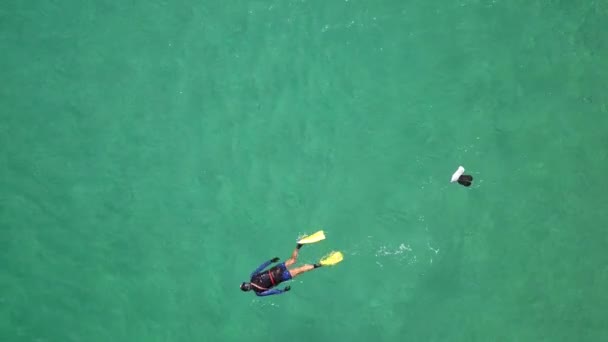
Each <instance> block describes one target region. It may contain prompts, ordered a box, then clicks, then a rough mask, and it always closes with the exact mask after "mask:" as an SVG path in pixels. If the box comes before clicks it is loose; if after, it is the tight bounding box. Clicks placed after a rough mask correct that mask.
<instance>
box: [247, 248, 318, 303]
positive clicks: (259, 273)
mask: <svg viewBox="0 0 608 342" xmlns="http://www.w3.org/2000/svg"><path fill="white" fill-rule="evenodd" d="M300 248H302V244H300V243H298V245H297V246H296V249H295V250H294V251H293V253H292V254H291V258H289V259H288V260H287V261H285V262H282V263H280V264H278V265H276V266H274V267H272V268H270V269H268V270H264V269H265V268H266V267H268V266H270V264H273V263H277V262H279V260H280V259H279V258H278V257H275V258H272V259H271V260H268V261H266V262H264V263H263V264H261V265H260V266H259V267H258V268H256V269H255V271H253V272H252V273H251V276H250V278H249V282H243V283H242V284H241V290H242V291H244V292H247V291H252V290H253V292H254V293H255V294H256V295H257V296H261V297H263V296H271V295H276V294H281V293H285V292H287V291H289V290H291V286H286V287H284V288H283V289H278V288H276V286H277V285H279V284H281V283H283V282H286V281H289V280H291V279H293V278H295V277H297V276H298V275H300V274H302V273H304V272H308V271H311V270H314V269H315V268H319V267H321V266H322V265H321V263H316V264H312V265H309V264H306V265H303V266H300V267H296V268H293V269H289V268H288V267H289V266H291V265H293V264H295V263H296V261H297V260H298V252H299V251H300Z"/></svg>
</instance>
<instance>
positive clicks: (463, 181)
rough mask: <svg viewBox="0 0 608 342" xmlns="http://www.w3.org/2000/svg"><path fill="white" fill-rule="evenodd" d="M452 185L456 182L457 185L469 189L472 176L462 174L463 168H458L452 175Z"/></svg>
mask: <svg viewBox="0 0 608 342" xmlns="http://www.w3.org/2000/svg"><path fill="white" fill-rule="evenodd" d="M451 182H452V183H454V182H458V184H460V185H463V186H466V187H469V186H471V184H472V183H473V176H470V175H465V174H464V167H462V166H459V167H458V170H456V172H454V174H453V175H452V180H451Z"/></svg>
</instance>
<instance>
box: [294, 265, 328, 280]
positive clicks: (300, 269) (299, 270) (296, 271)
mask: <svg viewBox="0 0 608 342" xmlns="http://www.w3.org/2000/svg"><path fill="white" fill-rule="evenodd" d="M317 267H321V265H320V264H314V265H309V264H306V265H304V266H300V267H296V268H294V269H291V270H289V274H290V275H291V278H292V279H293V278H295V277H297V276H298V275H300V274H302V273H305V272H308V271H312V270H314V269H315V268H317Z"/></svg>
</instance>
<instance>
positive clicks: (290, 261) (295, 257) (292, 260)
mask: <svg viewBox="0 0 608 342" xmlns="http://www.w3.org/2000/svg"><path fill="white" fill-rule="evenodd" d="M300 248H302V245H300V244H298V245H297V246H296V249H294V250H293V252H292V253H291V258H289V259H287V261H285V266H291V265H293V264H295V263H296V261H298V252H299V251H300Z"/></svg>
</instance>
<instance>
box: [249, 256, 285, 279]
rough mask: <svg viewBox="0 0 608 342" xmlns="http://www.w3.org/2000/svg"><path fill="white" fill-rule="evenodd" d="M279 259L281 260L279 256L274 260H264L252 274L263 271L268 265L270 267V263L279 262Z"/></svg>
mask: <svg viewBox="0 0 608 342" xmlns="http://www.w3.org/2000/svg"><path fill="white" fill-rule="evenodd" d="M277 261H279V258H273V259H272V260H268V261H266V262H264V263H263V264H261V265H260V266H259V267H258V268H256V269H255V271H253V273H251V276H252V277H253V276H254V275H256V274H258V273H260V272H262V270H263V269H265V268H266V267H268V265H270V264H272V263H273V262H277Z"/></svg>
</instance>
